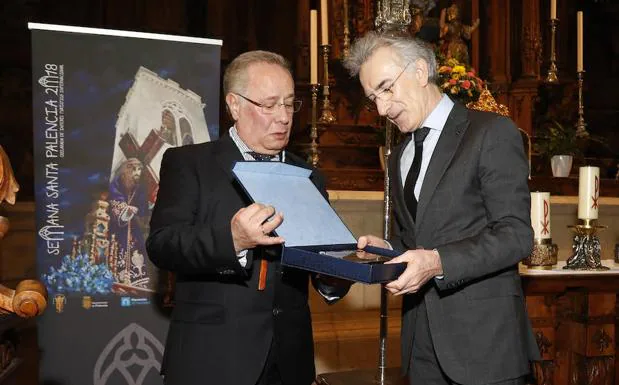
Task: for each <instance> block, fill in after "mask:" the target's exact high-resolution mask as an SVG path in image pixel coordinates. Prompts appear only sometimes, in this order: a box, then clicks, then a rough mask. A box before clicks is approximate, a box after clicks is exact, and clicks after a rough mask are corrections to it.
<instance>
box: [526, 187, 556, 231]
mask: <svg viewBox="0 0 619 385" xmlns="http://www.w3.org/2000/svg"><path fill="white" fill-rule="evenodd" d="M531 227H533V233H534V238H535V239H550V238H551V236H550V193H548V192H532V193H531Z"/></svg>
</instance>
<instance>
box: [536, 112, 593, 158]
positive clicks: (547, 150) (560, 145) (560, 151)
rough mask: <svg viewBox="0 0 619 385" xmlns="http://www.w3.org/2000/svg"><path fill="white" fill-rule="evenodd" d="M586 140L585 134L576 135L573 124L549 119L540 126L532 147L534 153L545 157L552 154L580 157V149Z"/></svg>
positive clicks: (549, 156)
mask: <svg viewBox="0 0 619 385" xmlns="http://www.w3.org/2000/svg"><path fill="white" fill-rule="evenodd" d="M587 140H588V136H587V135H581V136H578V135H577V133H576V127H575V126H573V125H570V124H567V125H564V124H561V123H559V122H558V121H556V120H549V121H547V122H546V123H545V124H543V125H542V127H540V129H539V135H538V140H537V141H536V143H535V144H534V149H535V152H536V153H538V154H540V155H541V156H543V157H547V158H551V157H553V156H554V155H572V156H574V157H581V156H582V151H581V150H580V149H581V147H582V146H583V144H584V142H586V141H587Z"/></svg>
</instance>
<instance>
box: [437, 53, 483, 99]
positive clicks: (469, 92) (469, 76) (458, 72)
mask: <svg viewBox="0 0 619 385" xmlns="http://www.w3.org/2000/svg"><path fill="white" fill-rule="evenodd" d="M438 78H439V81H438V85H439V87H440V88H441V90H442V91H443V92H444V93H446V94H447V95H450V96H452V97H454V98H456V99H458V100H459V101H461V102H462V103H464V104H467V103H469V102H474V101H476V100H477V99H478V98H479V95H480V94H481V92H482V90H483V86H484V81H483V80H481V79H480V78H479V77H477V75H476V73H475V69H473V68H472V67H471V66H469V65H467V64H464V63H460V62H459V61H458V60H456V59H453V58H451V59H447V60H445V61H441V63H440V64H439V66H438Z"/></svg>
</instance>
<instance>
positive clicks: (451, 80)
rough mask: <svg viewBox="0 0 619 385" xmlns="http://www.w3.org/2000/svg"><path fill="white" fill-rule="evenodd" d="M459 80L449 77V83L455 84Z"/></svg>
mask: <svg viewBox="0 0 619 385" xmlns="http://www.w3.org/2000/svg"><path fill="white" fill-rule="evenodd" d="M457 82H458V81H457V80H456V79H449V84H451V85H452V86H453V85H455V84H456V83H457Z"/></svg>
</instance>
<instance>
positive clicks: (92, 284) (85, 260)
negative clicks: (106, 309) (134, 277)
mask: <svg viewBox="0 0 619 385" xmlns="http://www.w3.org/2000/svg"><path fill="white" fill-rule="evenodd" d="M42 280H43V282H44V283H45V286H47V289H48V290H49V291H50V292H52V293H85V294H108V293H109V292H110V291H111V289H112V284H113V283H114V277H113V276H112V272H111V271H110V270H109V269H108V268H107V266H105V265H93V264H92V263H90V258H89V257H88V255H86V254H79V255H77V256H75V258H71V256H69V255H65V256H64V258H62V263H61V265H60V267H58V268H54V267H53V266H52V267H50V269H49V272H48V273H47V274H43V276H42Z"/></svg>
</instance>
